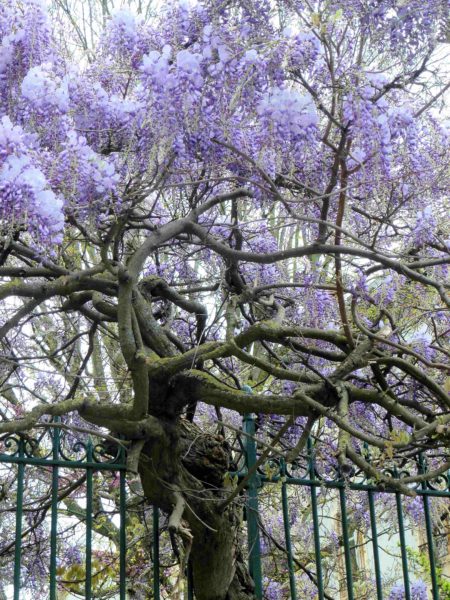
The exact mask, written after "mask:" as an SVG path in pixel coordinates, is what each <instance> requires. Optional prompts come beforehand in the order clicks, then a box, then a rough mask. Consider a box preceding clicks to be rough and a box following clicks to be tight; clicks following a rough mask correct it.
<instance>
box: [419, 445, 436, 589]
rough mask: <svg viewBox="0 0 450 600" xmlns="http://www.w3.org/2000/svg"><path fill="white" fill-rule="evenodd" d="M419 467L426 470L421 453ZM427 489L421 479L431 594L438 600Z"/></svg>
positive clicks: (423, 471)
mask: <svg viewBox="0 0 450 600" xmlns="http://www.w3.org/2000/svg"><path fill="white" fill-rule="evenodd" d="M419 468H420V472H421V473H425V472H426V465H425V460H424V457H423V454H422V453H420V455H419ZM427 489H428V488H427V482H426V481H422V490H423V491H424V495H423V496H422V500H423V512H424V517H425V531H426V534H427V547H428V559H429V561H430V577H431V589H432V592H431V594H432V598H433V600H439V586H438V580H437V572H436V559H435V554H434V540H433V523H432V521H431V512H430V499H429V498H428V496H427Z"/></svg>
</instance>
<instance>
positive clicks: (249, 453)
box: [244, 414, 263, 600]
mask: <svg viewBox="0 0 450 600" xmlns="http://www.w3.org/2000/svg"><path fill="white" fill-rule="evenodd" d="M244 431H245V432H246V433H248V434H249V435H250V436H252V437H247V436H246V438H245V441H244V448H245V462H246V466H247V469H251V468H252V467H253V465H254V464H255V463H256V444H255V440H254V439H253V438H254V436H255V420H254V417H253V415H252V414H247V415H245V416H244ZM258 484H259V477H258V474H257V473H253V474H252V475H251V476H250V477H249V479H248V485H247V494H248V498H247V504H246V514H247V535H248V551H249V571H250V575H251V576H252V579H253V581H254V582H255V596H256V597H257V598H258V600H262V597H263V591H262V568H261V550H260V543H259V524H258V514H259V508H258Z"/></svg>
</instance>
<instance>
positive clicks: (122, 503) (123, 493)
mask: <svg viewBox="0 0 450 600" xmlns="http://www.w3.org/2000/svg"><path fill="white" fill-rule="evenodd" d="M122 457H123V461H122V462H125V458H124V452H123V450H122ZM125 478H126V473H125V471H124V470H123V469H121V470H120V474H119V494H120V500H119V512H120V529H119V552H120V558H119V590H120V600H126V591H127V581H126V565H127V562H126V560H127V529H126V525H127V490H126V485H125V483H126V482H125Z"/></svg>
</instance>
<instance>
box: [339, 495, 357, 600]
mask: <svg viewBox="0 0 450 600" xmlns="http://www.w3.org/2000/svg"><path fill="white" fill-rule="evenodd" d="M339 502H340V505H341V519H342V538H343V541H344V558H345V578H346V581H347V596H348V600H354V596H353V573H352V557H351V554H350V539H349V536H348V516H347V498H346V494H345V489H344V488H343V487H340V488H339Z"/></svg>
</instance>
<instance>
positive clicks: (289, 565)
mask: <svg viewBox="0 0 450 600" xmlns="http://www.w3.org/2000/svg"><path fill="white" fill-rule="evenodd" d="M48 427H49V429H48V430H47V432H46V434H42V436H41V438H35V439H32V438H30V437H28V436H24V435H10V436H7V437H4V438H3V440H2V443H3V449H4V452H3V453H0V467H1V463H5V464H7V465H16V467H14V468H15V469H16V490H17V492H16V502H17V509H16V511H15V540H14V574H13V590H14V591H13V598H14V600H19V598H20V599H21V600H22V598H24V597H25V596H23V595H21V565H22V544H23V538H24V527H23V525H24V511H23V506H24V497H23V494H24V478H25V475H26V472H27V469H30V468H33V467H34V468H37V467H41V468H43V469H46V472H47V473H48V472H49V470H50V471H51V475H49V477H51V481H50V486H51V498H50V502H49V505H50V511H51V516H50V554H49V565H48V569H49V586H48V589H49V594H48V597H49V598H50V600H56V598H57V597H58V596H57V593H58V590H57V586H58V577H57V542H58V519H59V518H60V515H59V503H60V502H61V501H62V499H63V498H62V496H61V492H60V486H59V479H60V474H61V471H63V470H65V469H69V470H71V471H72V470H78V471H80V472H81V473H83V475H84V477H85V480H84V485H85V488H86V508H85V534H86V536H85V537H86V539H85V552H84V554H85V565H84V568H85V583H84V594H85V598H86V599H91V598H93V597H94V594H93V581H92V579H93V566H92V537H93V531H94V530H95V522H94V519H95V511H94V508H93V497H94V491H95V474H96V473H97V472H100V471H103V472H105V471H106V472H113V473H116V474H117V477H118V479H119V484H118V487H119V489H118V500H117V504H118V513H119V520H120V525H119V527H118V529H119V541H120V552H119V560H118V562H119V564H118V569H117V571H118V575H117V580H118V594H117V595H116V596H114V597H116V598H120V600H125V598H126V597H127V582H126V574H127V573H126V572H127V562H126V552H127V539H126V511H127V504H126V503H127V498H126V478H125V473H126V460H125V458H126V457H125V452H124V449H123V448H121V447H119V448H118V449H117V454H116V456H114V457H111V456H110V455H108V454H107V453H106V452H105V448H104V446H103V445H102V444H100V443H98V444H96V443H94V442H93V441H92V439H90V438H89V437H88V438H86V437H85V439H84V440H83V441H80V440H77V439H75V438H72V439H71V440H70V444H69V445H70V450H68V444H67V439H66V436H65V433H66V432H65V430H64V425H63V424H61V423H59V422H55V423H53V424H50V425H49V426H48ZM44 435H47V436H48V435H50V440H51V442H50V443H47V445H46V446H45V449H44V451H43V450H42V438H43V437H44ZM238 442H239V445H240V448H241V461H240V463H239V467H240V468H239V471H238V473H235V475H237V476H238V477H239V478H241V479H242V478H245V480H246V495H245V498H244V503H245V520H246V525H247V539H248V560H249V569H250V573H251V575H252V577H253V580H254V582H255V594H256V597H257V598H258V599H261V600H262V599H263V598H264V583H263V582H264V579H263V562H264V561H263V555H262V551H261V539H260V537H261V526H260V525H261V523H260V510H259V502H260V499H261V493H262V492H263V491H264V490H265V489H266V488H267V486H271V485H274V484H278V486H277V487H275V488H273V490H277V493H279V504H278V506H279V507H280V509H281V511H280V512H281V514H282V520H283V526H284V538H285V540H284V541H285V551H286V558H285V567H286V571H287V574H288V579H289V590H290V598H291V599H292V600H297V599H298V600H300V596H299V595H298V592H297V589H296V585H297V584H296V571H295V556H294V554H295V540H293V539H292V535H291V526H290V517H289V513H290V511H291V510H292V509H293V508H294V507H293V505H292V498H291V496H292V494H291V493H290V490H292V489H294V486H302V489H304V490H307V491H308V493H309V504H310V515H311V520H312V525H313V546H314V548H313V550H314V560H315V572H314V573H313V574H312V576H313V580H314V583H315V585H316V587H317V598H318V599H319V600H326V598H329V595H327V592H326V589H325V588H326V582H325V581H324V568H323V552H322V550H321V543H322V540H321V534H320V515H319V507H318V495H319V494H320V493H321V491H322V490H324V489H332V490H333V489H334V490H336V494H337V506H338V510H339V513H340V520H341V523H342V545H343V550H344V552H343V554H344V560H343V563H344V567H345V569H344V570H345V582H346V583H345V586H346V593H347V598H348V600H359V599H358V596H356V595H355V587H354V573H353V572H352V550H353V549H354V547H353V546H354V541H353V540H352V537H351V535H350V534H349V530H348V514H347V513H348V506H347V501H348V498H347V495H348V493H350V491H353V490H356V491H358V492H361V493H364V494H367V501H368V506H369V516H370V529H371V538H372V540H371V545H372V557H373V565H372V569H373V571H374V574H375V586H376V597H377V600H383V597H384V596H383V583H382V564H381V562H382V561H381V560H380V548H379V533H378V524H379V523H378V522H377V514H376V506H375V504H376V499H375V498H376V494H377V493H380V492H383V493H389V494H394V498H395V507H396V515H397V525H398V532H399V545H400V554H401V566H402V574H403V583H404V590H405V592H404V593H405V600H412V598H411V585H410V573H409V564H408V551H407V543H406V537H405V523H404V510H403V499H402V495H401V494H400V493H399V492H396V491H389V490H387V489H384V488H383V489H381V488H380V487H379V486H376V485H374V484H373V483H372V482H370V481H366V480H362V479H360V480H358V481H355V478H354V477H353V478H349V477H346V478H344V477H341V475H340V473H339V472H336V473H335V476H334V477H330V476H328V477H324V476H321V475H320V474H319V471H318V468H317V464H316V458H315V454H316V445H315V443H314V441H313V440H309V442H308V445H307V451H306V454H305V455H304V457H303V467H304V468H303V472H302V474H301V475H300V476H298V475H296V474H295V473H294V474H293V471H295V469H293V466H292V465H287V464H286V463H285V462H284V461H283V459H280V460H278V461H273V460H272V461H271V462H270V474H269V475H268V474H267V470H266V469H265V468H264V465H260V467H259V468H258V469H257V468H255V465H256V463H257V460H258V452H257V442H256V437H255V420H254V418H253V417H252V416H251V415H247V416H246V417H245V418H244V421H243V430H242V435H241V436H239V437H238ZM416 462H417V469H418V471H419V472H424V470H425V469H426V464H425V459H424V458H423V457H422V456H420V457H419V459H418V460H417V461H416ZM402 474H403V473H402V472H401V470H399V471H393V472H392V476H394V477H401V476H402ZM0 475H1V471H0ZM449 481H450V478H449V477H448V476H446V477H441V478H440V480H439V482H434V483H433V482H431V483H430V482H428V483H425V482H423V483H421V484H420V485H419V486H418V487H417V488H416V492H417V494H418V495H419V496H420V497H421V502H422V504H423V515H424V529H425V535H426V541H427V552H428V559H429V565H430V578H431V589H430V593H431V597H432V598H433V600H439V598H440V596H439V582H438V575H437V574H438V570H437V568H436V564H437V561H436V553H435V543H434V540H433V523H432V517H431V510H430V500H431V498H433V497H440V498H450V488H449ZM278 490H279V492H278ZM152 519H153V520H152V541H151V545H152V548H151V555H152V559H153V574H154V576H153V582H152V583H153V598H154V599H155V600H159V599H160V598H161V577H160V575H161V573H162V566H161V564H160V531H161V522H160V514H159V511H158V509H156V508H155V509H153V517H152ZM25 533H26V532H25ZM0 550H1V541H0ZM186 577H187V588H186V589H187V592H186V597H187V598H188V600H190V599H193V598H194V595H193V591H192V580H191V579H192V578H191V574H190V573H189V572H188V573H187V574H186ZM27 597H28V596H27ZM440 600H445V599H444V598H442V597H441V598H440Z"/></svg>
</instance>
